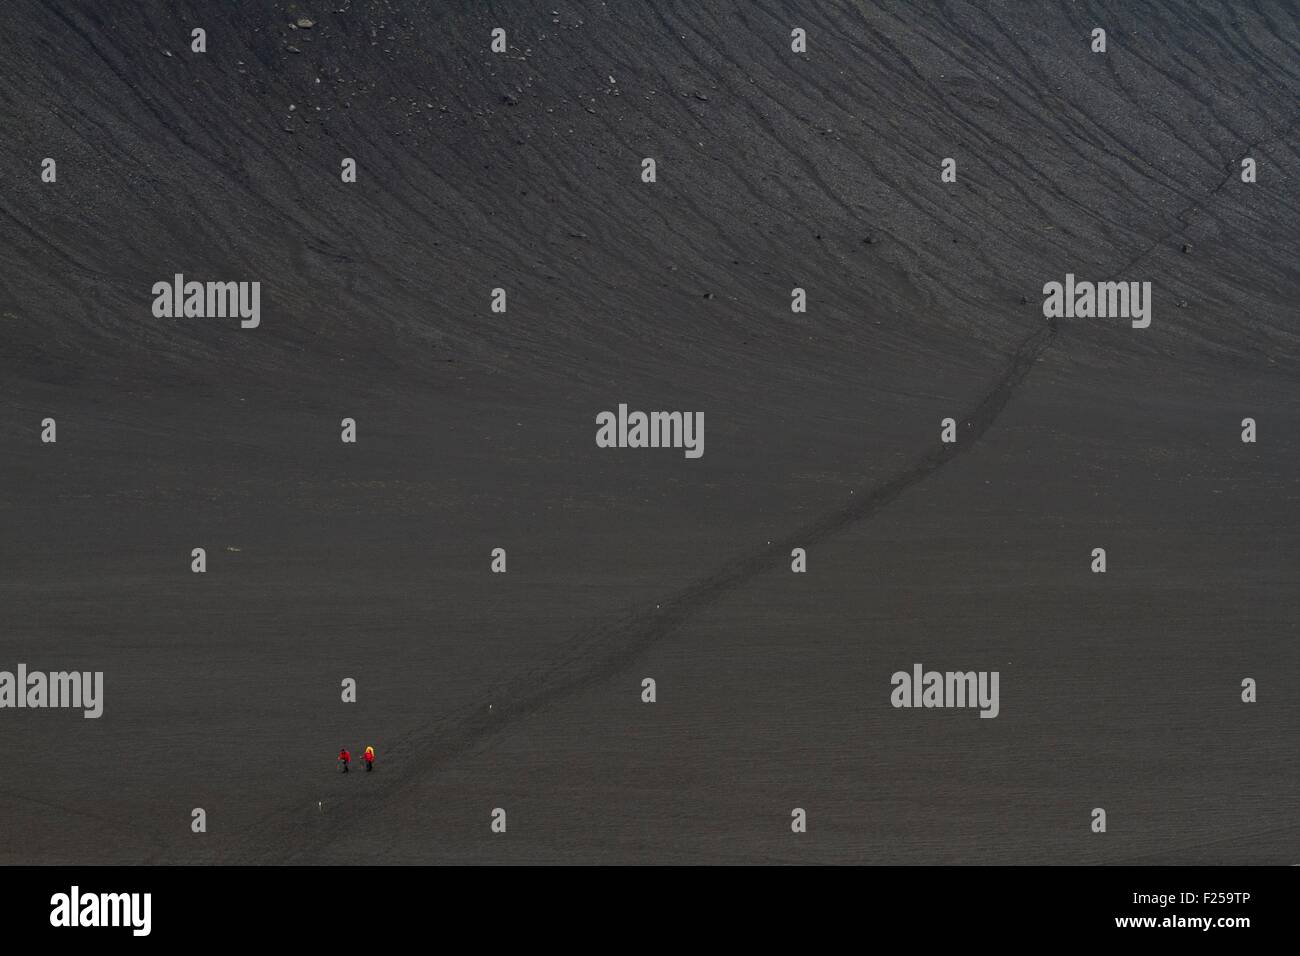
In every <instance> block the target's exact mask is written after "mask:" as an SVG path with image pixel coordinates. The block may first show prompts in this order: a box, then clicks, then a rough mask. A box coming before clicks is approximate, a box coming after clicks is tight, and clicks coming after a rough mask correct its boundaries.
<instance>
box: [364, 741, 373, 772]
mask: <svg viewBox="0 0 1300 956" xmlns="http://www.w3.org/2000/svg"><path fill="white" fill-rule="evenodd" d="M361 756H362V758H363V759H364V760H365V762H366V773H369V772H370V771H372V770H374V769H375V748H374V747H367V748H366V752H365V753H363V754H362V755H361Z"/></svg>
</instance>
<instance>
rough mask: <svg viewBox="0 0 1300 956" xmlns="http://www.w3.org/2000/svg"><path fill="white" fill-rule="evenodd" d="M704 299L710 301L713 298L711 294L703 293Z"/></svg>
mask: <svg viewBox="0 0 1300 956" xmlns="http://www.w3.org/2000/svg"><path fill="white" fill-rule="evenodd" d="M704 298H706V299H712V298H713V293H712V292H706V293H704Z"/></svg>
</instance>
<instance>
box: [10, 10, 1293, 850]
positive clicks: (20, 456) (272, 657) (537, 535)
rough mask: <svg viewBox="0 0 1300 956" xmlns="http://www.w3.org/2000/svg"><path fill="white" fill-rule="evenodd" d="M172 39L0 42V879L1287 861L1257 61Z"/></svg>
mask: <svg viewBox="0 0 1300 956" xmlns="http://www.w3.org/2000/svg"><path fill="white" fill-rule="evenodd" d="M226 6H231V7H234V8H244V10H245V11H247V12H241V11H240V9H229V10H227V9H220V10H218V9H217V8H216V7H215V6H214V5H212V4H207V3H199V2H191V3H180V2H178V3H172V4H168V5H166V6H164V5H161V4H151V3H144V4H136V3H127V2H125V0H120V2H93V3H92V2H84V3H62V4H57V5H48V6H47V5H46V4H44V3H40V2H36V0H11V2H8V3H6V4H3V5H0V129H2V130H3V131H4V135H3V136H0V174H2V175H0V181H2V182H0V240H3V248H4V250H5V251H4V255H3V257H2V258H0V461H2V462H3V466H2V467H0V669H9V670H12V669H13V668H14V667H15V666H16V665H17V663H18V662H20V661H21V662H25V663H27V664H28V665H29V667H31V668H33V669H41V670H64V669H80V670H103V671H104V672H105V682H106V702H105V713H104V716H103V717H102V718H101V719H99V720H84V719H82V717H81V716H80V715H79V713H77V712H75V711H53V710H48V711H31V710H21V711H19V710H5V711H3V712H0V746H3V750H4V754H5V756H4V761H3V764H4V775H3V779H2V780H0V861H4V862H9V863H31V862H59V863H107V862H146V861H149V862H168V863H186V862H228V863H233V862H248V861H252V862H266V863H282V862H328V863H361V862H403V863H407V862H443V861H446V862H553V861H558V862H649V861H674V862H727V863H731V862H815V861H816V862H868V863H874V862H892V863H978V862H1004V863H1007V862H1020V863H1048V862H1052V863H1115V862H1138V863H1157V862H1162V863H1167V862H1173V863H1294V862H1297V861H1300V823H1298V822H1297V820H1298V819H1300V814H1298V811H1300V798H1298V797H1297V792H1298V789H1297V785H1298V784H1300V771H1298V770H1297V761H1296V754H1297V747H1296V741H1297V732H1298V731H1300V707H1298V706H1297V702H1296V693H1297V685H1298V684H1300V663H1298V657H1297V652H1296V641H1297V636H1298V633H1300V632H1298V627H1300V586H1298V585H1297V583H1296V579H1297V571H1300V490H1298V487H1300V486H1298V485H1297V477H1296V476H1297V465H1298V464H1300V405H1298V403H1297V396H1298V394H1300V393H1298V392H1297V384H1298V379H1300V377H1298V376H1297V372H1296V367H1297V366H1296V362H1297V358H1300V337H1298V335H1297V321H1296V302H1297V293H1300V255H1297V252H1298V251H1300V243H1298V242H1297V238H1298V236H1300V225H1298V223H1300V216H1298V215H1297V213H1298V211H1300V210H1298V209H1297V191H1296V189H1295V188H1294V179H1295V175H1296V171H1297V168H1298V160H1300V157H1298V156H1297V130H1298V129H1300V119H1298V117H1300V113H1298V112H1297V107H1296V103H1297V94H1298V93H1300V56H1298V55H1297V54H1298V53H1300V23H1298V22H1297V14H1296V11H1295V9H1294V6H1293V5H1291V4H1288V3H1284V2H1261V3H1252V4H1249V5H1246V4H1222V5H1220V4H1210V3H1195V2H1184V0H1168V2H1164V3H1150V4H1129V3H1121V2H1112V3H1099V2H1091V3H1082V4H1080V3H1051V4H1048V3H1043V4H1016V3H1006V4H986V3H979V4H974V3H971V4H966V3H952V4H944V5H942V6H940V5H931V4H917V5H910V4H906V5H905V4H877V3H870V4H868V3H865V2H863V3H851V2H847V0H841V2H834V3H829V2H819V3H815V4H813V3H808V4H802V5H800V4H793V3H788V4H787V3H780V2H776V0H761V2H756V3H749V2H746V3H743V4H740V3H736V4H732V3H716V4H715V3H707V4H706V3H699V4H669V3H662V2H641V0H618V2H614V0H607V2H604V3H601V2H597V0H590V2H571V0H546V2H544V3H522V2H520V3H509V4H504V3H502V4H497V5H494V6H493V7H492V8H490V9H489V8H488V5H484V4H480V3H468V2H463V3H439V4H428V5H426V4H420V3H414V2H391V3H382V4H381V3H373V4H370V3H362V2H353V3H329V4H324V5H322V6H320V7H312V6H308V5H301V4H265V5H263V4H254V3H246V4H231V5H222V7H223V8H224V7H226ZM54 7H57V8H58V9H53V8H54ZM335 7H346V8H347V9H346V10H335V9H334V8H335ZM553 10H554V11H557V12H556V14H554V15H553V14H552V13H551V11H553ZM299 16H308V17H310V18H311V19H313V20H314V21H315V24H314V26H312V27H311V28H310V29H290V27H289V24H290V23H291V22H292V21H294V20H296V18H297V17H299ZM195 26H202V27H204V28H205V29H206V30H207V33H208V52H207V53H206V54H194V53H191V52H190V51H189V36H190V30H191V29H192V28H193V27H195ZM495 26H501V27H504V28H505V29H506V30H507V31H508V33H509V40H510V50H509V52H508V53H507V54H504V55H493V54H491V53H490V52H489V50H488V43H489V33H490V31H491V29H492V28H493V27H495ZM794 26H802V27H804V28H805V29H806V30H807V31H808V36H809V53H808V54H807V55H806V56H804V55H798V54H794V53H792V52H791V51H790V48H789V33H790V30H791V28H792V27H794ZM1094 26H1102V27H1104V28H1106V30H1107V31H1108V39H1109V52H1108V53H1107V54H1106V55H1104V56H1101V55H1095V54H1092V53H1090V52H1089V34H1090V32H1091V30H1092V28H1093V27H1094ZM290 47H292V48H293V49H290ZM291 107H292V109H291ZM1247 155H1248V156H1251V157H1253V158H1255V159H1256V160H1257V162H1258V165H1259V181H1258V182H1257V183H1255V184H1251V185H1247V184H1243V183H1242V182H1241V181H1240V177H1239V174H1238V170H1239V162H1240V160H1241V158H1242V157H1243V156H1247ZM46 156H50V157H54V158H55V159H56V160H57V162H58V182H57V184H53V185H50V184H42V183H41V182H40V179H39V167H40V162H41V159H42V158H43V157H46ZM645 156H652V157H655V158H656V159H657V162H658V176H659V181H658V182H657V183H655V184H644V183H642V182H641V181H640V168H641V159H642V158H643V157H645ZM948 156H952V157H955V158H956V159H957V161H958V176H959V181H958V183H957V184H955V185H945V184H942V183H940V181H939V166H940V163H941V161H942V159H943V158H944V157H948ZM343 157H354V158H356V160H357V162H358V166H359V181H358V182H357V183H356V184H343V183H342V182H340V178H339V168H340V161H341V160H342V158H343ZM868 240H870V241H868ZM1185 246H1187V247H1189V248H1187V250H1186V251H1184V247H1185ZM177 272H181V273H184V274H185V276H186V277H187V278H190V279H199V280H201V281H202V280H227V281H238V280H244V281H252V280H257V281H260V282H261V283H262V324H261V327H260V328H258V329H256V330H242V329H240V328H239V325H238V322H237V320H232V319H156V318H154V317H153V316H152V314H151V311H150V306H151V303H152V295H151V292H150V289H151V287H152V285H153V283H154V282H156V281H159V280H167V279H170V278H171V276H172V275H173V274H174V273H177ZM1067 272H1073V273H1075V274H1076V275H1077V276H1079V277H1080V278H1081V279H1090V280H1103V279H1122V280H1135V281H1150V282H1151V283H1152V284H1153V288H1154V305H1153V315H1152V324H1151V327H1150V328H1148V329H1145V330H1135V329H1132V328H1130V327H1128V323H1127V322H1126V321H1124V320H1117V319H1073V320H1071V319H1063V320H1061V321H1059V322H1057V323H1048V322H1046V321H1045V320H1044V319H1043V317H1042V309H1041V304H1042V292H1041V290H1042V286H1043V283H1045V282H1047V281H1051V280H1056V281H1060V280H1062V279H1063V278H1064V275H1065V273H1067ZM498 286H500V287H504V288H505V289H507V290H508V293H509V300H508V301H509V311H508V312H507V313H506V314H504V315H499V314H493V313H492V312H490V310H489V296H490V292H491V290H492V289H493V288H494V287H498ZM795 286H800V287H803V288H805V289H807V291H808V300H809V311H808V313H807V314H806V315H794V314H792V313H791V311H790V307H789V303H790V290H791V288H793V287H795ZM1022 298H1023V299H1024V300H1025V301H1022ZM620 402H626V403H628V404H629V405H630V406H631V407H632V408H634V409H644V410H654V409H685V410H701V411H703V412H704V413H705V423H706V428H705V453H704V456H703V457H702V458H701V459H699V460H694V461H692V460H687V459H686V458H685V457H684V456H683V455H682V454H681V452H680V451H673V450H642V451H633V450H607V449H599V448H597V447H596V445H595V442H594V437H595V415H596V413H597V412H599V411H601V410H604V409H614V408H616V407H617V405H618V404H619V403H620ZM47 416H49V417H53V418H55V419H56V420H57V422H58V442H57V444H53V445H44V444H41V442H40V440H39V434H40V422H41V419H43V418H45V417H47ZM947 416H952V417H954V418H956V419H957V420H958V421H959V423H960V426H959V434H960V440H959V442H958V443H957V444H956V445H955V446H941V445H940V444H939V441H938V438H939V422H940V420H941V419H942V418H944V417H947ZM1247 416H1249V417H1253V418H1255V419H1256V420H1257V421H1258V423H1259V441H1258V443H1256V444H1253V445H1249V444H1243V443H1242V442H1241V440H1240V427H1241V426H1240V422H1241V419H1242V418H1244V417H1247ZM344 417H353V418H355V419H356V420H357V422H358V430H359V441H358V443H357V444H356V445H345V444H342V443H341V442H340V441H339V422H340V419H342V418H344ZM794 546H803V547H806V548H807V549H808V573H807V574H805V575H793V574H791V573H790V571H789V551H790V549H791V548H792V547H794ZM194 547H204V548H206V549H207V553H208V572H207V574H205V575H195V574H192V573H190V570H189V561H190V558H189V554H190V549H191V548H194ZM496 547H504V548H506V549H507V551H508V555H509V558H508V561H509V565H508V566H509V571H508V573H507V574H505V575H495V574H492V573H490V571H489V563H490V552H491V551H492V549H493V548H496ZM1094 547H1105V548H1106V549H1107V554H1108V563H1109V570H1108V573H1107V574H1105V575H1095V574H1092V573H1090V571H1089V563H1090V553H1091V550H1092V548H1094ZM915 662H920V663H922V664H924V665H925V666H926V667H927V668H934V669H939V670H967V669H973V670H998V671H999V672H1000V673H1001V701H1000V703H1001V714H1000V716H999V717H998V718H997V719H996V720H981V719H978V718H977V717H976V715H975V712H974V711H950V710H896V709H894V708H892V707H891V706H890V703H889V693H890V690H891V687H890V683H889V678H890V675H891V674H892V673H893V672H894V671H896V670H910V668H911V666H912V664H913V663H915ZM646 676H651V677H654V678H655V679H656V681H657V682H658V702H657V703H655V704H654V705H653V706H650V705H646V704H643V703H641V701H640V682H641V679H642V678H643V677H646ZM345 677H353V678H356V679H357V681H358V682H359V700H358V702H357V703H356V704H352V705H347V704H343V703H341V702H340V699H339V685H340V681H341V680H342V679H343V678H345ZM1245 677H1252V678H1254V679H1256V680H1257V681H1258V684H1259V702H1258V703H1256V704H1253V705H1247V704H1243V703H1242V702H1241V701H1240V684H1241V681H1242V679H1243V678H1245ZM489 707H490V708H491V709H489ZM366 744H373V745H374V746H375V747H376V749H377V751H378V754H379V763H378V770H377V772H376V773H374V774H371V775H359V774H349V775H348V776H346V777H343V776H341V775H339V774H337V773H336V772H335V767H334V754H335V753H336V752H337V750H338V748H339V747H340V745H347V746H348V747H349V749H351V750H352V751H353V752H354V754H359V753H360V752H361V750H362V749H363V748H364V747H365V745H366ZM194 807H203V808H204V809H205V810H206V811H207V815H208V832H207V833H206V834H203V835H196V834H193V833H191V832H190V811H191V809H192V808H194ZM494 807H504V808H506V810H507V812H508V821H509V830H508V833H507V834H506V835H504V836H494V835H493V834H491V833H490V831H489V826H488V824H489V815H490V813H491V811H492V808H494ZM793 807H804V808H806V809H807V811H808V819H809V831H808V833H807V834H804V835H801V836H796V835H794V834H792V833H791V832H790V826H789V822H790V811H791V809H792V808H793ZM1094 807H1104V808H1105V809H1106V811H1107V814H1108V832H1107V833H1106V834H1105V835H1097V834H1093V833H1091V832H1090V830H1089V823H1090V813H1091V810H1092V808H1094Z"/></svg>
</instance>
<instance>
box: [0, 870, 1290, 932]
mask: <svg viewBox="0 0 1300 956" xmlns="http://www.w3.org/2000/svg"><path fill="white" fill-rule="evenodd" d="M827 869H828V872H823V873H819V874H815V875H813V874H801V875H800V876H799V877H798V878H797V879H791V878H790V877H789V876H783V875H776V874H769V875H768V876H766V877H763V876H759V875H757V874H754V873H749V874H744V873H740V872H736V871H734V870H733V871H731V872H727V873H714V874H712V875H710V876H709V877H708V881H707V883H705V884H699V885H695V884H694V880H695V879H698V878H700V874H698V873H694V872H689V871H683V870H680V869H677V870H674V871H673V872H669V868H656V869H652V871H651V872H649V873H639V874H631V873H628V872H622V873H604V874H602V875H601V877H600V879H599V881H598V882H594V881H592V880H591V875H590V874H588V873H583V872H581V871H580V870H579V869H574V870H571V871H569V872H565V873H548V874H546V876H545V878H544V879H539V878H538V875H537V874H535V873H526V872H518V873H511V874H502V873H490V872H488V871H487V869H486V868H433V867H388V868H385V867H347V868H340V867H82V868H68V867H7V868H4V869H3V870H0V887H2V888H3V889H2V892H3V897H2V898H3V901H4V902H3V906H2V907H0V911H2V912H3V920H4V925H5V932H6V936H7V937H9V938H13V936H14V935H15V934H19V935H22V936H26V935H28V934H39V935H45V934H47V933H54V934H63V935H69V934H72V933H76V934H77V936H76V938H77V939H78V940H80V942H82V943H87V942H91V943H94V942H98V941H101V940H102V941H105V942H107V941H108V940H109V939H110V938H113V939H118V940H124V941H125V940H163V941H167V942H179V941H184V942H189V941H193V940H202V939H204V938H206V937H209V936H210V934H211V933H212V932H213V931H214V930H217V929H220V932H222V934H223V935H225V934H227V933H228V932H230V931H231V930H236V931H242V930H247V931H248V932H249V933H251V934H253V935H254V936H255V937H256V938H257V939H258V940H259V941H265V940H274V939H277V938H280V937H283V938H285V939H286V940H293V941H294V942H295V943H296V944H302V943H303V942H307V941H310V940H311V939H313V938H320V939H321V940H322V941H330V942H335V943H338V942H340V941H342V940H346V939H349V938H351V937H353V936H355V935H358V934H360V935H363V936H364V935H369V934H373V933H382V935H383V937H385V938H388V937H394V938H400V937H401V936H402V935H403V934H408V933H414V932H416V931H422V932H424V933H426V934H427V932H428V930H429V929H430V928H432V927H433V926H439V927H441V929H442V931H443V932H446V933H448V934H453V935H450V936H449V937H448V938H455V936H456V935H459V933H460V932H466V933H468V932H471V931H474V930H475V928H477V931H478V932H481V931H482V930H483V928H484V927H489V928H490V934H491V938H492V941H493V942H494V943H498V944H499V943H500V942H501V941H503V940H508V939H511V938H512V937H516V936H517V937H518V938H520V939H521V941H522V940H523V939H524V937H525V936H527V941H530V942H538V941H540V939H542V938H544V937H547V936H552V935H553V934H556V933H559V934H563V935H572V934H575V933H577V934H582V935H586V934H589V933H591V932H593V931H596V930H599V931H601V932H603V931H606V930H614V931H616V932H622V931H626V932H627V933H629V934H631V936H632V937H636V936H639V935H642V934H645V933H649V934H651V935H652V936H654V935H656V934H662V933H664V932H667V931H670V930H671V928H672V927H675V926H678V925H681V926H683V927H689V928H690V932H691V933H692V936H693V938H696V939H698V938H699V934H701V933H725V934H726V935H727V936H728V937H729V938H730V940H731V941H732V942H733V943H734V942H735V941H736V939H737V938H740V939H744V938H745V937H747V936H751V935H752V937H753V938H754V939H755V940H756V941H760V940H761V941H762V942H763V943H764V944H765V945H767V944H771V943H772V942H774V941H775V940H777V939H780V938H782V937H784V936H786V935H789V936H791V937H799V936H803V937H805V941H806V937H807V934H809V933H815V934H816V935H817V936H818V937H821V938H824V934H825V933H828V932H851V933H855V934H861V933H862V932H863V931H867V930H869V931H870V932H871V934H872V938H879V939H885V938H888V934H890V933H893V932H905V933H908V934H911V933H915V932H916V931H917V930H918V928H921V929H922V931H923V933H924V935H925V937H926V939H927V941H931V940H936V939H937V940H942V939H948V938H952V939H961V938H965V939H973V938H976V937H973V936H971V934H972V933H974V934H976V936H977V937H978V938H981V939H986V940H987V939H1008V940H1017V939H1044V938H1049V939H1076V938H1095V937H1099V936H1101V937H1107V938H1111V939H1120V938H1122V937H1124V936H1132V937H1133V938H1134V940H1135V941H1136V942H1138V943H1139V945H1141V944H1142V942H1143V941H1147V942H1162V943H1168V942H1173V943H1179V942H1181V941H1190V940H1191V939H1193V938H1203V939H1213V940H1214V941H1215V942H1217V943H1226V944H1228V945H1231V944H1232V942H1234V941H1235V940H1239V939H1247V938H1251V935H1252V934H1259V933H1263V934H1265V935H1266V936H1268V937H1272V936H1274V935H1275V934H1279V933H1281V932H1284V931H1285V930H1286V929H1287V928H1288V926H1290V925H1292V921H1293V915H1292V912H1291V910H1292V909H1293V907H1294V905H1295V901H1296V898H1297V892H1296V891H1297V887H1298V885H1300V870H1297V869H1295V868H1289V867H1276V868H1236V867H1145V868H1140V867H1125V868H1058V867H1043V868H1031V867H1023V868H1017V867H950V868H920V867H916V868H884V867H880V868H872V867H864V868H860V869H856V870H854V869H848V868H839V869H836V868H827ZM254 928H256V929H254ZM1242 934H1245V935H1242Z"/></svg>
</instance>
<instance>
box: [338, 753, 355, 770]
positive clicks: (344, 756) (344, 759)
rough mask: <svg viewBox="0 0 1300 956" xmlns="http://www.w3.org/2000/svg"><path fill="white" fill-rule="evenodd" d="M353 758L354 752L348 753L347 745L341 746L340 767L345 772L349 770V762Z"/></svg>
mask: <svg viewBox="0 0 1300 956" xmlns="http://www.w3.org/2000/svg"><path fill="white" fill-rule="evenodd" d="M351 760H352V754H350V753H348V748H347V747H340V748H339V767H341V768H342V770H343V772H344V773H347V772H348V762H349V761H351Z"/></svg>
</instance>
